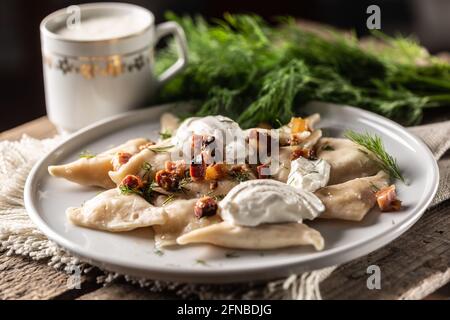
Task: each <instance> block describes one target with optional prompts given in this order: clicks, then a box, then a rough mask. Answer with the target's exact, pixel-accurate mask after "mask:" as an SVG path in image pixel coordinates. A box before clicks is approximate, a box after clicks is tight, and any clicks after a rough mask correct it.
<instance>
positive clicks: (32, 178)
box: [24, 101, 439, 283]
mask: <svg viewBox="0 0 450 320" xmlns="http://www.w3.org/2000/svg"><path fill="white" fill-rule="evenodd" d="M313 104H315V105H323V107H327V106H326V105H334V106H335V107H337V108H342V109H344V110H347V111H350V112H352V113H356V115H360V116H362V117H363V118H370V121H373V120H376V121H375V122H377V124H378V125H382V126H383V127H387V128H388V129H390V128H389V127H391V128H393V129H395V130H397V131H400V132H403V134H406V135H407V136H408V138H410V139H412V140H414V141H415V142H416V143H417V144H418V145H419V146H420V147H421V148H422V149H424V150H425V151H426V152H425V153H426V156H427V157H428V158H429V160H431V161H430V162H431V163H433V167H432V172H433V177H432V181H431V184H432V188H430V189H429V190H428V192H427V194H426V195H425V196H426V200H425V201H423V202H422V203H419V204H418V206H417V208H416V210H415V213H414V214H411V215H410V216H409V217H408V218H407V219H406V220H405V221H404V222H402V223H400V224H397V225H395V226H394V227H393V229H392V228H391V229H388V230H385V231H383V232H381V233H380V234H379V235H377V236H376V237H374V238H370V239H367V240H365V241H363V242H361V243H358V245H354V244H347V245H345V246H340V247H337V248H332V249H329V250H324V251H323V252H320V253H319V254H318V255H316V256H315V257H314V258H312V259H310V260H308V261H306V262H305V261H292V262H285V263H283V264H279V263H278V264H275V265H274V263H273V262H271V263H267V265H264V266H262V267H251V268H242V269H232V270H230V269H227V270H225V271H224V270H221V269H208V268H201V269H185V268H184V269H183V267H182V266H180V267H178V268H177V269H174V268H169V267H161V266H154V265H153V266H152V265H149V266H147V267H146V268H141V267H140V266H139V265H136V264H133V262H132V261H130V262H129V263H128V264H127V265H123V264H121V263H120V262H118V261H115V259H114V258H113V257H112V258H109V259H101V260H98V257H96V255H95V253H94V254H93V253H91V252H89V250H87V249H84V248H83V247H81V246H79V245H78V244H77V243H75V242H73V241H71V240H69V239H67V238H65V237H64V236H63V235H60V234H59V233H58V232H57V231H55V230H53V229H52V228H51V227H50V226H49V225H47V223H46V222H45V221H44V219H43V218H42V217H41V216H40V214H39V209H38V208H37V206H36V205H35V203H34V201H33V190H32V187H33V186H34V185H36V182H37V181H36V179H37V178H38V176H39V174H38V173H39V172H40V170H42V166H43V165H44V164H45V163H46V162H48V161H49V159H50V158H51V157H52V156H53V155H54V153H55V152H56V151H57V150H58V149H59V148H62V147H63V146H64V145H65V144H67V143H69V142H73V141H74V140H77V139H80V138H83V137H85V136H86V135H89V134H93V133H92V132H95V131H96V130H98V131H100V132H102V133H103V134H108V133H111V132H112V131H113V129H108V127H111V126H113V124H114V123H116V122H119V121H121V120H123V119H126V118H132V117H137V118H139V115H141V114H142V115H146V114H147V113H157V112H158V111H165V110H167V109H169V108H171V107H173V106H176V105H179V104H173V103H170V104H163V105H157V106H151V107H148V108H145V109H139V110H133V111H128V112H125V113H122V114H119V115H115V116H112V117H108V118H106V119H103V120H100V121H97V122H95V123H93V124H91V125H89V126H87V127H86V128H84V129H82V130H79V131H77V132H75V133H73V134H71V135H69V136H68V137H66V138H64V139H63V140H62V141H61V142H60V143H58V144H57V145H56V146H55V147H54V148H53V149H52V150H51V151H49V152H48V153H47V154H46V155H45V156H44V157H42V158H41V159H40V160H39V161H38V162H37V163H36V164H35V165H34V166H33V168H32V169H31V171H30V173H29V175H28V177H27V180H26V182H25V187H24V203H25V208H26V211H27V213H28V215H29V217H30V219H31V220H32V221H33V222H34V223H35V224H36V226H37V227H38V228H39V229H40V230H41V231H42V232H43V233H44V234H45V235H46V236H47V237H48V238H49V239H50V240H52V241H54V242H56V243H57V244H58V245H60V246H62V247H63V248H64V249H65V250H67V251H69V252H70V253H72V254H73V255H75V256H77V257H80V258H81V259H83V260H85V261H87V262H88V263H90V264H93V265H96V266H99V267H101V268H104V269H106V270H110V271H117V272H120V273H124V274H129V275H132V276H138V277H150V278H152V279H155V280H165V281H183V282H190V283H229V282H248V281H249V276H251V280H252V281H253V280H267V279H271V278H275V277H278V276H285V275H289V274H291V273H292V272H301V271H307V270H313V269H319V268H323V267H326V266H332V265H335V264H341V263H345V262H347V261H349V260H353V259H356V258H358V257H361V256H363V255H366V254H368V253H370V252H372V251H374V250H376V249H378V248H381V247H383V246H385V245H387V244H388V243H390V242H391V241H392V240H394V239H396V238H397V237H399V236H400V235H401V234H403V233H404V232H406V231H407V230H408V229H409V228H410V227H411V226H412V225H413V224H414V223H415V222H417V220H418V219H419V218H420V217H421V216H422V214H423V213H424V212H425V211H426V209H427V208H428V206H429V205H430V203H431V201H432V200H433V198H434V196H435V194H436V192H437V189H438V186H439V168H438V164H437V161H436V159H435V158H434V156H433V155H432V153H431V151H430V149H429V148H428V146H426V144H425V143H424V142H423V141H422V140H421V139H419V138H418V137H416V136H415V135H413V134H411V133H410V132H408V131H407V130H406V129H405V128H404V127H402V126H401V125H399V124H397V123H395V122H394V121H392V120H390V119H387V118H384V117H382V116H380V115H378V114H375V113H373V112H370V111H367V110H363V109H359V108H355V107H351V106H347V105H337V104H334V103H325V102H316V101H315V102H311V103H308V104H307V105H306V106H305V108H308V106H310V105H313ZM303 109H304V108H301V109H300V110H303ZM380 122H381V123H380ZM102 129H103V130H102ZM394 133H395V134H397V132H394ZM99 136H101V134H100V135H97V137H99ZM324 256H326V257H324ZM306 264H307V265H306Z"/></svg>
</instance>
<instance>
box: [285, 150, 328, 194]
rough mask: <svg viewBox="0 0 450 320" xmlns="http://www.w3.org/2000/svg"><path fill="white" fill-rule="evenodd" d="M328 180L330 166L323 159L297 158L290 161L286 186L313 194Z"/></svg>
mask: <svg viewBox="0 0 450 320" xmlns="http://www.w3.org/2000/svg"><path fill="white" fill-rule="evenodd" d="M329 180H330V164H329V163H328V162H326V161H325V160H323V159H318V160H308V159H306V158H303V157H299V158H298V159H295V160H294V161H291V171H290V172H289V176H288V179H287V184H288V185H290V186H292V187H294V188H296V189H298V190H304V191H309V192H314V191H316V190H317V189H320V188H323V187H325V186H326V185H327V184H328V181H329Z"/></svg>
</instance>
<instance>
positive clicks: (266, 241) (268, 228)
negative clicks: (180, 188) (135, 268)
mask: <svg viewBox="0 0 450 320" xmlns="http://www.w3.org/2000/svg"><path fill="white" fill-rule="evenodd" d="M177 243H178V244H180V245H186V244H190V243H210V244H214V245H217V246H221V247H226V248H236V249H253V250H258V249H261V250H262V249H277V248H285V247H293V246H300V245H313V246H314V248H315V249H316V250H322V249H323V248H324V240H323V238H322V236H321V235H320V233H319V232H318V231H316V230H314V229H312V228H310V227H308V226H307V225H305V224H303V223H279V224H264V225H260V226H257V227H242V226H236V225H233V224H231V223H228V222H225V221H224V222H221V223H218V224H213V225H210V226H208V227H205V228H201V229H196V230H194V231H191V232H189V233H187V234H184V235H182V236H180V237H178V238H177Z"/></svg>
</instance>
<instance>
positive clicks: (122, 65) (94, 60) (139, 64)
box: [43, 50, 152, 80]
mask: <svg viewBox="0 0 450 320" xmlns="http://www.w3.org/2000/svg"><path fill="white" fill-rule="evenodd" d="M145 51H147V52H139V53H135V54H134V56H130V55H111V56H101V57H97V56H95V57H87V56H83V57H67V56H64V55H59V54H56V55H52V54H49V53H43V62H44V65H46V66H47V67H48V68H49V69H52V68H55V69H56V70H58V71H60V72H62V74H63V75H66V74H80V75H81V76H82V77H83V78H84V79H86V80H90V79H94V78H96V77H118V76H120V75H122V74H124V73H126V72H129V73H130V72H134V71H140V70H141V69H142V68H144V67H145V66H146V65H149V64H150V62H151V60H150V59H151V56H152V52H151V51H150V50H145Z"/></svg>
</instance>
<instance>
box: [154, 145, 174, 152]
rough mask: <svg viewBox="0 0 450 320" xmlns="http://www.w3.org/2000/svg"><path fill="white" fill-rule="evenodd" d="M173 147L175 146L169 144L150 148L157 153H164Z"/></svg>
mask: <svg viewBox="0 0 450 320" xmlns="http://www.w3.org/2000/svg"><path fill="white" fill-rule="evenodd" d="M173 147H174V146H173V145H169V146H162V147H153V148H148V149H149V150H151V151H153V152H155V153H164V152H169V150H170V149H172V148H173Z"/></svg>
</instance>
